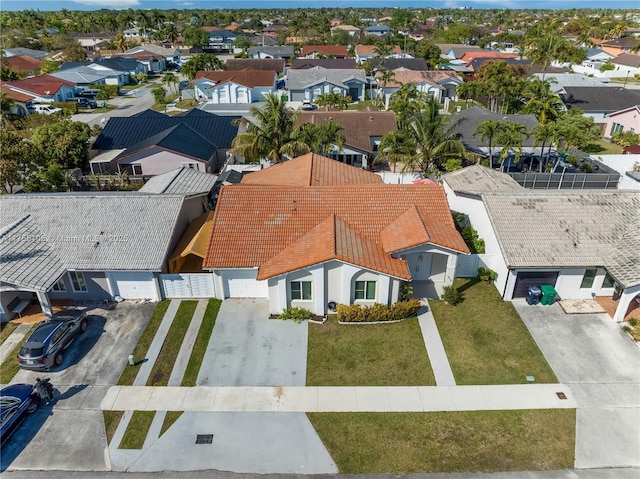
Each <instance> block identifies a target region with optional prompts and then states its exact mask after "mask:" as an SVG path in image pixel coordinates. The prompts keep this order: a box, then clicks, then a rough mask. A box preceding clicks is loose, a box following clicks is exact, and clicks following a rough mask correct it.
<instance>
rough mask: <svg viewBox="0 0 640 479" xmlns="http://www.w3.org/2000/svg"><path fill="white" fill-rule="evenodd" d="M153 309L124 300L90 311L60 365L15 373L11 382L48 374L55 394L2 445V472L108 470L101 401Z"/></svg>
mask: <svg viewBox="0 0 640 479" xmlns="http://www.w3.org/2000/svg"><path fill="white" fill-rule="evenodd" d="M154 308H155V304H145V305H138V304H134V303H129V302H124V303H120V304H118V306H117V307H116V309H114V310H112V311H107V310H103V309H91V310H90V311H88V318H89V328H88V329H87V331H86V332H85V333H84V334H82V335H81V336H79V337H78V338H77V339H76V341H75V342H74V343H73V344H72V345H71V346H70V348H69V349H68V350H67V352H66V353H65V359H64V362H63V364H62V366H61V367H60V368H56V369H55V370H51V371H49V372H46V373H42V372H34V371H23V370H21V371H19V372H18V374H16V376H15V378H14V379H13V380H12V381H11V382H12V383H30V384H33V383H35V378H36V377H49V378H51V383H52V384H53V385H54V388H55V390H56V396H55V398H54V403H53V404H50V405H43V407H42V408H41V409H40V410H39V411H37V412H36V413H35V414H33V415H32V416H30V417H28V418H27V419H26V420H25V422H24V423H23V424H22V425H21V426H20V428H19V429H18V430H17V431H16V433H15V434H14V435H13V436H12V438H11V440H10V441H9V442H8V443H7V444H6V446H4V447H3V448H2V455H1V457H0V471H5V470H21V469H22V470H24V469H31V470H41V469H56V470H65V471H100V470H103V471H104V470H108V469H109V467H108V465H107V464H106V463H105V449H106V447H107V439H106V433H105V429H104V419H103V416H102V411H101V410H100V401H101V400H102V398H103V397H104V394H105V393H106V391H107V389H108V388H109V386H112V385H114V384H116V382H117V380H118V378H119V377H120V373H121V372H122V369H123V368H124V366H125V365H126V363H127V357H128V355H129V352H130V351H131V350H132V349H133V347H134V346H135V344H136V342H137V341H138V338H139V337H140V335H141V334H142V331H143V329H144V327H145V326H146V324H147V322H148V321H149V319H150V318H151V314H152V313H153V310H154Z"/></svg>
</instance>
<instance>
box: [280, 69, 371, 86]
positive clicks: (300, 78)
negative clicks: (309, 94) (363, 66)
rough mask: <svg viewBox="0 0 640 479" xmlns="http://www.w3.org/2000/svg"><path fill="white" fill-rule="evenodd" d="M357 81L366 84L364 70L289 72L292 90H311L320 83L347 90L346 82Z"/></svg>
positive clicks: (288, 82) (288, 80) (288, 76)
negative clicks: (338, 86) (310, 88)
mask: <svg viewBox="0 0 640 479" xmlns="http://www.w3.org/2000/svg"><path fill="white" fill-rule="evenodd" d="M349 80H357V81H360V82H362V83H365V82H366V77H365V73H364V70H360V69H356V68H354V69H347V70H328V69H326V68H321V67H313V68H309V69H306V70H289V71H288V72H287V88H288V89H290V90H300V89H303V88H309V87H311V86H313V85H317V84H319V83H324V82H327V83H332V84H334V85H340V86H343V87H344V88H346V85H345V82H347V81H349Z"/></svg>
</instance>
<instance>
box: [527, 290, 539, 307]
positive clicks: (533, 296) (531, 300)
mask: <svg viewBox="0 0 640 479" xmlns="http://www.w3.org/2000/svg"><path fill="white" fill-rule="evenodd" d="M540 296H542V290H541V289H540V288H538V287H537V286H529V289H527V304H538V303H539V302H540Z"/></svg>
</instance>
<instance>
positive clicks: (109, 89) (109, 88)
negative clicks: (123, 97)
mask: <svg viewBox="0 0 640 479" xmlns="http://www.w3.org/2000/svg"><path fill="white" fill-rule="evenodd" d="M88 88H89V89H91V90H100V91H104V92H106V93H107V95H109V96H108V97H107V98H105V99H106V100H108V99H109V98H114V97H117V96H118V95H120V87H119V86H118V85H102V84H97V85H89V87H88Z"/></svg>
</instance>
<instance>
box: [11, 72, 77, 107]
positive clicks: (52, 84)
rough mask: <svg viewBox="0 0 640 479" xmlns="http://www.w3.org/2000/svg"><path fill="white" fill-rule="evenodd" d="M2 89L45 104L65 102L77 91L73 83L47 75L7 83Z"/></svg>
mask: <svg viewBox="0 0 640 479" xmlns="http://www.w3.org/2000/svg"><path fill="white" fill-rule="evenodd" d="M2 87H3V90H2V91H5V90H4V89H5V88H6V89H9V90H13V91H15V92H18V93H22V94H26V95H31V96H32V97H34V99H35V100H36V102H44V103H51V102H54V101H65V100H66V99H68V98H73V94H74V89H75V85H74V84H73V83H71V82H68V81H66V80H61V79H60V78H56V77H54V76H51V75H46V74H45V75H38V76H36V77H31V78H24V79H22V80H16V81H11V82H6V83H4V84H3V86H2Z"/></svg>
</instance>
